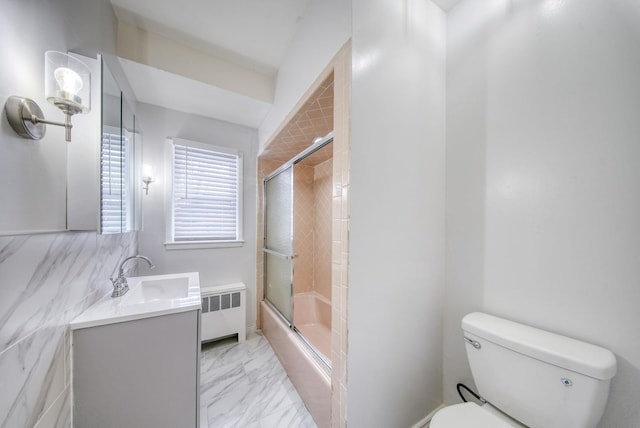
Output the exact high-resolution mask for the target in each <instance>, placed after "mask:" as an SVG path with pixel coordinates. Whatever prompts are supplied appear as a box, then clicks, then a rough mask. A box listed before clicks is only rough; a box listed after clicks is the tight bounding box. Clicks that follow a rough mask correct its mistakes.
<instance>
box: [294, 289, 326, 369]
mask: <svg viewBox="0 0 640 428" xmlns="http://www.w3.org/2000/svg"><path fill="white" fill-rule="evenodd" d="M293 325H294V326H296V328H297V329H298V330H300V332H301V333H302V335H303V336H304V337H305V338H306V339H307V340H308V341H309V342H311V344H312V345H313V346H314V347H315V348H316V349H317V350H318V351H320V353H321V354H322V356H323V357H324V358H325V359H326V361H327V362H330V361H331V302H330V301H329V300H328V299H327V298H326V297H324V296H322V295H320V294H318V293H316V292H308V293H299V294H294V295H293Z"/></svg>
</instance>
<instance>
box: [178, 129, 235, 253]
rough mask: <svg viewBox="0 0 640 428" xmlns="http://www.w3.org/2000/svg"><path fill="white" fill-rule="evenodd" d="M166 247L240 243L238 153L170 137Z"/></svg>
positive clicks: (196, 246)
mask: <svg viewBox="0 0 640 428" xmlns="http://www.w3.org/2000/svg"><path fill="white" fill-rule="evenodd" d="M170 154H171V166H172V171H171V176H172V186H171V197H170V199H171V209H170V215H171V221H170V230H169V234H168V235H169V236H168V242H167V246H168V247H169V248H171V247H173V248H194V247H195V248H198V247H212V246H228V245H232V244H238V245H239V244H240V243H241V242H242V154H241V153H240V152H239V151H237V150H233V149H229V148H225V147H217V146H212V145H208V144H202V143H196V142H193V141H187V140H182V139H177V138H176V139H173V141H172V142H171V143H170Z"/></svg>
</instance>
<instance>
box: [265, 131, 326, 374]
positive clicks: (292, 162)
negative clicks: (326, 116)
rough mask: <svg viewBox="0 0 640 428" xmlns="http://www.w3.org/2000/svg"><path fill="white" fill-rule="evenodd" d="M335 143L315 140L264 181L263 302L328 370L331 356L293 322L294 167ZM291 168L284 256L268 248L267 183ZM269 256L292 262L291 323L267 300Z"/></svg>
mask: <svg viewBox="0 0 640 428" xmlns="http://www.w3.org/2000/svg"><path fill="white" fill-rule="evenodd" d="M331 143H333V132H330V133H328V134H327V135H325V136H324V137H320V138H317V139H316V140H314V142H313V144H311V145H310V146H309V147H307V148H306V149H304V150H303V151H301V152H300V153H298V154H297V155H296V156H295V157H293V158H292V159H290V160H289V161H287V162H286V163H284V164H283V165H282V166H280V167H279V168H278V169H276V170H275V171H273V172H272V173H271V174H269V175H267V176H266V177H265V178H264V180H263V181H262V186H263V187H262V195H263V197H262V216H263V218H262V220H263V221H262V223H263V224H262V227H263V235H262V236H263V238H262V239H263V242H262V252H263V264H262V269H263V271H262V278H263V300H264V301H265V303H266V304H267V305H269V307H270V308H271V309H273V310H274V311H275V313H276V314H277V315H278V316H279V317H280V318H281V319H282V321H283V322H284V323H285V324H286V325H287V326H288V327H289V328H290V329H292V330H293V331H295V332H296V333H297V334H298V337H300V338H301V339H302V341H303V342H304V343H305V344H307V346H309V348H310V349H311V350H312V351H313V353H314V354H316V355H315V356H316V357H318V358H319V359H320V361H321V362H322V363H323V364H324V365H326V366H327V367H328V368H331V361H328V360H327V359H328V358H330V356H328V355H327V356H326V357H325V356H324V355H322V353H321V352H320V351H318V350H317V349H316V347H315V346H314V345H313V344H312V343H311V342H310V341H309V340H308V339H307V338H306V337H304V335H303V334H302V333H300V331H299V330H298V329H297V328H296V326H295V324H294V322H293V318H294V310H295V308H294V303H293V294H294V293H293V271H294V269H295V268H294V260H295V258H296V257H297V254H296V252H295V248H294V247H293V224H294V217H293V214H294V212H293V211H294V206H295V204H294V198H295V194H294V192H293V187H294V184H295V169H294V165H295V164H297V163H298V162H301V161H302V160H304V159H306V158H307V157H309V156H311V155H312V154H313V153H315V152H317V151H318V150H320V149H322V148H323V147H325V146H327V145H329V144H331ZM289 168H291V212H290V213H289V215H290V216H291V228H292V232H291V240H292V243H291V249H292V251H291V254H283V253H279V252H277V251H273V250H271V249H269V248H267V182H268V181H269V180H271V179H272V178H275V177H277V176H278V175H280V174H281V173H283V172H284V171H286V170H288V169H289ZM267 254H271V255H273V256H276V257H281V258H286V259H288V260H291V281H290V293H291V321H289V320H288V319H287V317H286V316H285V315H284V314H283V313H282V312H280V310H279V309H278V308H277V307H276V305H275V304H273V303H271V301H269V299H267Z"/></svg>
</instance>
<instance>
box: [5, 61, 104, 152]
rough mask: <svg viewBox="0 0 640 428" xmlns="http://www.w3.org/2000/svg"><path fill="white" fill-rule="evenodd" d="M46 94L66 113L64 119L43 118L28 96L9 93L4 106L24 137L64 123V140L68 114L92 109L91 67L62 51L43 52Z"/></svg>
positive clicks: (68, 130)
mask: <svg viewBox="0 0 640 428" xmlns="http://www.w3.org/2000/svg"><path fill="white" fill-rule="evenodd" d="M44 89H45V97H46V98H47V101H49V102H50V103H51V104H53V105H54V106H56V107H58V108H59V109H60V110H62V112H63V113H64V114H65V121H64V122H53V121H50V120H46V119H45V118H44V115H43V113H42V110H41V109H40V106H38V104H37V103H36V102H35V101H33V100H32V99H29V98H24V97H17V96H10V97H9V98H7V101H6V102H5V105H4V109H5V112H6V115H7V119H8V121H9V124H10V125H11V127H12V128H13V130H14V131H15V132H16V133H17V134H18V135H20V136H21V137H24V138H29V139H32V140H40V139H41V138H42V137H44V134H45V131H46V126H45V125H56V126H64V128H65V140H66V141H71V127H72V125H71V116H73V115H74V114H76V113H88V112H89V111H90V110H91V71H90V70H89V67H87V66H86V65H85V64H84V63H83V62H82V61H80V60H78V59H76V58H74V57H72V56H70V55H68V54H66V53H64V52H56V51H47V52H45V54H44Z"/></svg>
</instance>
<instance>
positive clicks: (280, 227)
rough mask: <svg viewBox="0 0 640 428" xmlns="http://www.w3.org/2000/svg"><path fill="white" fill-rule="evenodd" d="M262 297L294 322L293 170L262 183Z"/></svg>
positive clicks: (290, 321)
mask: <svg viewBox="0 0 640 428" xmlns="http://www.w3.org/2000/svg"><path fill="white" fill-rule="evenodd" d="M264 201H265V204H264V213H265V216H264V278H265V297H266V299H267V301H269V302H270V303H271V304H272V305H273V306H275V307H276V309H277V310H278V311H279V312H280V313H281V314H282V315H283V316H284V317H285V318H286V319H287V321H288V322H289V324H291V323H292V320H293V304H292V303H293V302H292V299H293V257H294V256H293V169H292V167H289V168H287V169H285V170H283V171H282V172H280V173H277V174H276V175H274V176H271V177H268V178H267V179H265V182H264Z"/></svg>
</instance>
